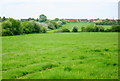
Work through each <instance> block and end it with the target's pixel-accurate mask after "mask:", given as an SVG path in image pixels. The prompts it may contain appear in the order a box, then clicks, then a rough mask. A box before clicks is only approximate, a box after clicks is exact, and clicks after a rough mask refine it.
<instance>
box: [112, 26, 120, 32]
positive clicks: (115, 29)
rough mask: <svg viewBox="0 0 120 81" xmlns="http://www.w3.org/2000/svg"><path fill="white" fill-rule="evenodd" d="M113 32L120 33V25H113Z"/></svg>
mask: <svg viewBox="0 0 120 81" xmlns="http://www.w3.org/2000/svg"><path fill="white" fill-rule="evenodd" d="M111 31H112V32H120V25H113V26H112V28H111Z"/></svg>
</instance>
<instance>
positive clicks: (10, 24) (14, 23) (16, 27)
mask: <svg viewBox="0 0 120 81" xmlns="http://www.w3.org/2000/svg"><path fill="white" fill-rule="evenodd" d="M1 26H2V30H3V32H2V35H3V36H9V35H20V34H22V31H23V30H22V27H21V23H20V21H18V20H15V19H12V18H9V19H8V20H6V21H4V22H2V25H1Z"/></svg>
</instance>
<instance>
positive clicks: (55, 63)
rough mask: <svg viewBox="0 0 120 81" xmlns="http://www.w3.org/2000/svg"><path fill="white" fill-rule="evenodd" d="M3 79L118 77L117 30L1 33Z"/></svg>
mask: <svg viewBox="0 0 120 81" xmlns="http://www.w3.org/2000/svg"><path fill="white" fill-rule="evenodd" d="M2 40H3V42H2V45H3V48H2V52H3V53H2V54H3V55H2V78H3V79H16V78H17V79H117V78H118V33H111V32H109V33H100V32H96V33H95V32H81V33H47V34H28V35H18V36H6V37H2Z"/></svg>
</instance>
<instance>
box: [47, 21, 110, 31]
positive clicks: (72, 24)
mask: <svg viewBox="0 0 120 81" xmlns="http://www.w3.org/2000/svg"><path fill="white" fill-rule="evenodd" d="M94 25H95V23H91V22H87V23H86V22H82V23H81V22H70V23H67V24H65V25H63V26H62V27H61V28H59V29H55V30H50V31H47V32H48V33H53V32H56V31H59V30H61V29H62V28H67V29H69V30H70V31H72V29H73V27H74V26H77V27H78V31H81V27H87V26H90V27H94ZM98 26H100V25H98ZM101 26H103V27H104V28H105V29H110V28H111V26H110V25H101Z"/></svg>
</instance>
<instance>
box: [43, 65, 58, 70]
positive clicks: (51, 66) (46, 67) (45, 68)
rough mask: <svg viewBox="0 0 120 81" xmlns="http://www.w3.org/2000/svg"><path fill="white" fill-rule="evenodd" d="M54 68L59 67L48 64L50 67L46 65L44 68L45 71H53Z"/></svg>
mask: <svg viewBox="0 0 120 81" xmlns="http://www.w3.org/2000/svg"><path fill="white" fill-rule="evenodd" d="M53 67H57V65H53V64H48V65H45V66H43V67H42V68H43V70H47V69H52V68H53Z"/></svg>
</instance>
